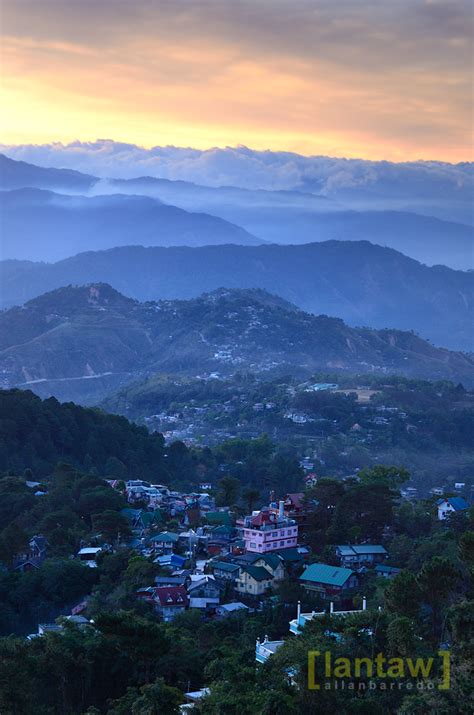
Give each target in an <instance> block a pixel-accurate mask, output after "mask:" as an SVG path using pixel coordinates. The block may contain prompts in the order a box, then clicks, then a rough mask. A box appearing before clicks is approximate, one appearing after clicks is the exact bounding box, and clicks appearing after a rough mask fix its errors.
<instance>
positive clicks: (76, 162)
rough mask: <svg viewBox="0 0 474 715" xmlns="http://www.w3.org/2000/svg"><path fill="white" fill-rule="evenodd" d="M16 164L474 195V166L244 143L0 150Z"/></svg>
mask: <svg viewBox="0 0 474 715" xmlns="http://www.w3.org/2000/svg"><path fill="white" fill-rule="evenodd" d="M0 151H2V152H4V153H5V154H7V155H8V156H10V157H11V158H13V159H17V160H23V161H28V162H30V163H33V164H38V165H40V166H51V167H55V168H68V169H76V170H78V171H82V172H84V173H88V174H94V175H95V176H99V177H111V178H128V179H130V178H137V177H140V176H152V177H156V178H164V179H171V180H183V181H191V182H194V183H198V184H204V185H208V186H239V187H242V188H248V189H272V190H298V191H310V192H314V193H320V194H323V195H326V196H338V195H341V194H343V193H344V192H350V193H352V194H354V192H357V191H358V190H360V191H361V192H363V193H364V195H365V196H367V195H370V194H372V195H373V198H374V200H376V199H377V196H378V195H380V197H385V198H389V197H390V196H392V197H394V198H406V199H407V200H408V199H415V198H416V199H417V200H419V199H422V198H426V199H430V200H434V199H436V198H439V199H444V198H446V197H447V196H448V195H449V196H450V197H451V198H453V197H456V196H457V197H458V198H459V200H469V199H471V198H472V186H473V184H472V182H473V165H472V164H468V163H461V164H448V163H443V162H403V163H399V164H395V163H391V162H387V161H376V162H373V161H365V160H362V159H341V158H331V157H325V156H302V155H300V154H296V153H289V152H272V151H256V150H253V149H249V148H247V147H244V146H238V147H225V148H213V149H208V150H198V149H192V148H182V147H174V146H165V147H160V146H156V147H152V148H151V149H146V148H143V147H140V146H136V145H134V144H127V143H120V142H114V141H111V140H98V141H95V142H73V143H70V144H61V143H52V144H43V145H28V144H25V145H18V146H9V145H0Z"/></svg>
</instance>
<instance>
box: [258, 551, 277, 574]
mask: <svg viewBox="0 0 474 715" xmlns="http://www.w3.org/2000/svg"><path fill="white" fill-rule="evenodd" d="M259 559H262V560H263V561H265V563H266V564H267V566H269V567H270V568H271V569H272V570H273V571H274V570H275V569H276V568H277V566H278V564H280V563H281V561H280V559H279V558H278V556H277V555H276V554H262V556H259Z"/></svg>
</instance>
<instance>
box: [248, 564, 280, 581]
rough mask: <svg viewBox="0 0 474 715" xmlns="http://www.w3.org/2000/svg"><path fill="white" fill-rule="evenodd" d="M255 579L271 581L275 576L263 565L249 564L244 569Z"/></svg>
mask: <svg viewBox="0 0 474 715" xmlns="http://www.w3.org/2000/svg"><path fill="white" fill-rule="evenodd" d="M244 571H246V572H247V573H248V574H249V575H250V576H251V577H252V578H253V579H254V580H255V581H271V580H272V578H273V576H272V574H271V573H270V571H268V570H267V569H266V568H264V567H263V566H247V568H246V569H244Z"/></svg>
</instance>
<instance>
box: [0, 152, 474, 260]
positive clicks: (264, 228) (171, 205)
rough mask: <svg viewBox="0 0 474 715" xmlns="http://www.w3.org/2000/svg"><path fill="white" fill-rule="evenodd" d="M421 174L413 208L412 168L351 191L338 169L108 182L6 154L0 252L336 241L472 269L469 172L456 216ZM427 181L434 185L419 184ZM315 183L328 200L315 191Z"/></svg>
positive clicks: (1, 159) (0, 180) (456, 199)
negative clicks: (299, 178) (287, 183)
mask: <svg viewBox="0 0 474 715" xmlns="http://www.w3.org/2000/svg"><path fill="white" fill-rule="evenodd" d="M393 167H395V165H393V166H392V169H393ZM365 171H368V168H366V169H365ZM420 171H421V169H420V170H418V172H417V171H415V169H414V168H413V167H412V169H411V174H412V175H413V176H412V179H411V183H410V182H409V183H410V185H413V184H414V186H415V187H417V193H418V194H419V196H418V198H416V196H415V199H414V200H413V201H411V202H410V200H409V198H408V196H407V195H406V190H405V191H403V180H402V178H401V176H402V175H403V176H405V180H408V177H410V172H408V173H407V170H406V169H405V171H404V172H403V171H402V170H398V175H397V172H395V173H394V172H393V171H392V174H390V181H388V180H387V179H386V180H385V181H384V182H380V181H379V182H378V183H375V184H374V183H373V181H371V180H370V176H371V175H370V172H369V174H368V175H367V176H365V178H364V180H362V179H361V177H359V181H358V182H356V185H357V191H355V187H352V188H351V189H350V190H349V187H348V186H346V187H345V188H344V190H342V188H340V189H339V190H337V191H336V190H335V187H336V186H337V182H339V183H340V182H341V181H342V177H343V175H344V174H343V172H342V175H341V169H338V173H337V174H336V175H335V176H332V183H331V181H330V178H327V177H326V180H325V183H321V184H318V182H316V183H315V182H312V183H311V182H308V181H305V182H304V183H303V184H301V182H300V184H301V188H300V189H299V190H269V189H266V190H261V189H255V188H252V189H249V188H242V187H236V186H203V185H199V184H195V183H191V182H187V181H171V180H168V179H163V178H157V177H149V176H144V177H139V178H131V179H116V178H114V179H104V178H99V177H97V176H93V175H91V174H81V173H80V172H77V171H72V170H69V169H68V170H65V169H49V168H44V167H38V166H35V165H32V164H28V163H26V162H21V161H15V160H13V159H10V158H8V157H6V156H3V155H0V189H2V191H1V193H0V214H1V217H2V237H3V240H2V244H3V245H2V256H3V258H16V259H30V260H48V261H51V260H58V259H61V258H65V257H68V256H72V255H74V254H75V253H79V252H82V251H85V250H89V249H91V248H94V249H104V248H109V247H115V246H122V245H145V246H173V245H187V246H203V245H213V244H225V243H234V244H239V245H258V244H260V243H264V242H274V243H283V244H295V243H307V242H315V241H318V242H319V241H326V240H333V239H334V240H345V241H349V240H354V241H359V240H369V241H371V242H373V243H377V244H380V245H382V246H388V247H391V248H395V249H396V250H399V251H402V252H403V253H405V254H406V255H408V256H410V257H412V258H415V259H417V260H419V261H421V262H423V263H426V264H429V265H433V264H444V265H448V266H451V267H453V268H457V269H468V268H473V267H474V251H473V229H472V225H470V224H471V221H470V219H469V201H468V197H469V180H470V174H469V171H468V168H466V167H465V170H464V171H462V172H461V171H459V172H458V173H460V177H461V178H462V182H461V183H462V184H463V185H462V186H460V187H458V189H457V191H454V189H453V182H452V181H448V182H445V183H446V192H448V194H449V196H450V199H449V202H448V203H449V206H450V207H451V208H452V210H449V209H448V208H445V209H444V210H443V211H441V212H440V211H439V208H440V206H441V205H442V204H443V201H442V200H441V198H440V196H439V191H440V186H441V185H443V182H441V184H440V180H439V179H438V181H437V182H435V184H434V188H435V189H436V192H437V193H436V196H435V197H433V196H430V191H429V186H430V184H429V181H428V178H429V167H423V173H421V174H420ZM433 172H434V173H436V172H435V171H434V169H433V170H432V173H433ZM372 173H373V170H372ZM421 177H425V180H426V182H427V186H428V189H426V188H423V187H422V186H421V184H420V180H421ZM461 178H460V179H459V181H461ZM417 182H418V183H417ZM346 183H347V179H346ZM349 184H350V182H349ZM343 185H344V182H343ZM318 186H319V188H320V189H321V190H323V191H325V192H326V193H325V194H324V195H323V194H321V193H317V191H316V189H317V187H318ZM329 186H332V189H331V191H329V189H328V187H329ZM394 186H395V187H396V191H395V188H394ZM306 187H309V189H310V190H308V189H307V188H306ZM33 189H36V190H33ZM433 190H434V189H433ZM384 191H385V194H386V195H385V194H384ZM68 195H69V196H68ZM71 195H72V196H73V197H74V199H72V198H71ZM398 195H399V196H398ZM394 196H398V198H394Z"/></svg>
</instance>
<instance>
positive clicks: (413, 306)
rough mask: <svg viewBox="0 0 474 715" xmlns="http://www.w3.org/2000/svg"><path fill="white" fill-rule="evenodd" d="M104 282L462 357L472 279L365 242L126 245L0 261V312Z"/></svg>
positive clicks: (468, 335) (473, 295)
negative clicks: (308, 316) (284, 310)
mask: <svg viewBox="0 0 474 715" xmlns="http://www.w3.org/2000/svg"><path fill="white" fill-rule="evenodd" d="M95 282H103V283H109V284H110V285H112V286H113V287H114V288H116V289H117V290H118V291H120V292H121V293H123V294H125V295H127V296H130V297H132V298H137V299H138V300H158V299H177V298H195V297H197V296H198V295H200V294H202V293H205V292H209V291H212V290H214V289H216V288H219V287H221V286H226V287H227V288H262V289H264V290H267V291H269V292H270V293H277V294H278V295H279V296H280V297H282V298H284V299H285V300H288V301H290V302H291V303H294V304H295V305H297V306H298V307H299V308H301V309H303V310H306V311H308V312H311V313H315V314H321V313H324V314H326V315H335V316H337V317H340V318H342V319H343V320H345V321H346V322H347V323H348V324H350V325H366V326H369V327H372V328H398V329H401V330H416V331H417V332H419V333H420V335H421V336H422V337H424V338H429V339H430V340H432V341H433V342H434V343H435V344H437V345H442V346H445V347H449V348H452V349H458V350H459V349H462V350H472V348H473V331H472V312H473V309H474V273H469V272H461V271H454V270H451V269H449V268H445V267H443V266H435V267H432V268H428V267H427V266H423V265H421V264H420V263H418V262H417V261H414V260H412V259H410V258H407V257H406V256H403V255H402V254H401V253H398V252H396V251H394V250H392V249H388V248H382V247H380V246H376V245H372V244H370V243H368V242H353V241H347V242H344V241H327V242H323V243H314V244H306V245H301V246H277V245H265V246H255V247H246V246H230V245H227V246H206V247H202V248H185V247H181V248H180V247H171V248H143V247H139V246H130V247H123V248H117V249H112V250H108V251H96V252H89V253H82V254H79V255H77V256H75V257H73V258H69V259H66V260H64V261H60V262H58V263H54V264H45V263H31V262H26V261H3V262H0V286H1V287H0V299H1V305H2V307H10V306H11V305H13V304H21V303H24V302H25V301H27V300H29V299H31V298H34V297H35V296H38V295H40V294H42V293H45V292H47V291H51V290H53V289H55V288H58V287H60V286H65V285H68V284H73V285H82V284H85V283H95Z"/></svg>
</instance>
